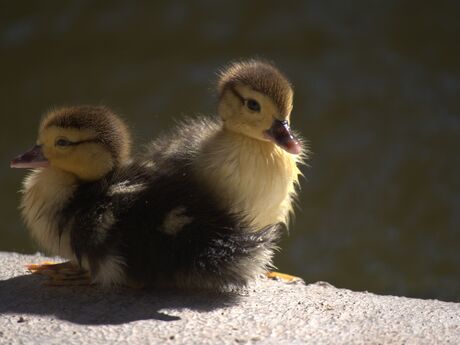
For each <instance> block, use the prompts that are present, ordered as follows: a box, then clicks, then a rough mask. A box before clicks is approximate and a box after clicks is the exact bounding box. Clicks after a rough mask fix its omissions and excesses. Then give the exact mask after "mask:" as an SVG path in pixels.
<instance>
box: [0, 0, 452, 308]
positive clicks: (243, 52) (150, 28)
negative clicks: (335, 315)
mask: <svg viewBox="0 0 460 345" xmlns="http://www.w3.org/2000/svg"><path fill="white" fill-rule="evenodd" d="M0 4H1V10H0V18H1V19H0V91H1V92H0V109H1V111H0V119H1V125H0V158H1V161H2V162H3V163H2V165H1V166H0V179H1V180H0V181H1V182H0V183H1V194H0V210H1V211H0V212H1V213H0V219H1V222H2V225H1V230H0V250H8V251H19V252H34V251H35V250H36V248H35V247H34V246H33V244H32V243H31V242H30V240H29V238H28V235H27V233H26V230H25V228H24V225H23V224H22V223H21V220H20V216H19V212H18V211H17V205H18V202H19V195H18V193H17V190H18V189H19V186H20V183H21V180H22V178H23V177H24V172H23V171H18V170H15V171H13V170H10V169H9V168H8V164H9V160H10V159H11V158H12V157H13V156H15V155H16V154H18V153H20V152H21V151H23V150H24V149H26V148H28V147H29V146H31V145H32V144H33V143H34V141H35V136H36V130H37V125H38V122H39V119H40V116H41V114H42V113H43V112H44V111H45V110H47V109H48V108H50V107H51V106H53V105H64V104H80V103H103V104H107V105H110V106H112V107H113V108H115V109H116V110H117V111H118V112H120V113H121V114H122V115H123V116H124V117H125V119H126V120H127V121H128V122H129V123H130V125H131V126H132V128H133V130H134V131H135V133H136V139H137V143H139V144H140V143H144V142H146V141H147V140H149V139H151V138H153V137H155V136H156V135H157V134H158V133H160V132H161V131H162V130H164V129H165V128H168V127H170V126H172V125H173V119H175V118H181V117H182V116H185V115H187V114H194V113H198V112H200V113H206V114H212V113H213V112H214V109H215V95H214V91H213V86H212V82H213V81H214V79H215V76H214V73H215V71H216V70H217V69H218V68H219V67H221V66H222V65H224V64H225V63H227V62H228V61H230V60H233V59H236V58H240V57H251V56H262V57H265V58H269V59H271V60H273V61H275V62H276V63H277V65H278V66H279V67H280V68H281V69H282V70H283V71H285V73H286V74H287V75H288V76H289V77H290V79H291V80H292V82H293V84H294V85H295V90H296V99H295V106H294V112H293V124H294V127H295V128H296V129H298V130H300V131H301V132H302V133H303V135H304V136H305V137H306V138H308V139H309V141H310V144H311V148H312V151H313V155H312V158H311V160H310V166H311V167H309V168H305V169H303V170H304V173H305V176H306V178H305V180H303V181H302V193H301V197H300V207H299V210H298V212H297V217H296V221H295V224H294V226H293V227H292V228H291V229H292V230H291V233H290V235H289V236H286V237H285V239H284V242H283V244H282V248H283V250H282V252H281V253H280V254H279V255H278V256H277V259H276V263H277V265H278V267H279V268H280V270H282V271H286V272H289V273H292V274H296V275H300V276H302V277H303V278H304V279H305V280H306V281H307V282H313V281H316V280H327V281H329V282H331V283H332V284H334V285H336V286H339V287H347V288H351V289H357V290H370V291H373V292H379V293H391V294H397V295H407V296H415V297H423V298H440V299H444V300H452V301H460V251H459V250H460V209H459V207H460V182H459V180H460V155H459V150H460V93H459V91H460V20H459V14H460V2H459V1H450V2H449V1H436V2H432V1H413V0H403V1H401V0H395V1H368V0H362V1H348V2H347V1H339V0H337V1H316V2H313V1H311V2H310V1H304V2H302V1H297V2H295V3H294V2H288V1H286V2H284V1H276V2H268V1H263V2H258V3H257V2H249V1H242V0H232V1H222V2H220V1H210V0H209V1H194V2H187V1H164V2H158V1H149V2H147V1H145V2H143V3H140V2H130V1H110V2H107V3H106V4H104V3H101V2H91V1H73V2H72V1H1V2H0Z"/></svg>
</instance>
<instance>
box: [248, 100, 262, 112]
mask: <svg viewBox="0 0 460 345" xmlns="http://www.w3.org/2000/svg"><path fill="white" fill-rule="evenodd" d="M246 106H247V107H248V109H249V110H252V111H257V112H259V111H260V104H259V102H257V101H256V100H253V99H248V100H246Z"/></svg>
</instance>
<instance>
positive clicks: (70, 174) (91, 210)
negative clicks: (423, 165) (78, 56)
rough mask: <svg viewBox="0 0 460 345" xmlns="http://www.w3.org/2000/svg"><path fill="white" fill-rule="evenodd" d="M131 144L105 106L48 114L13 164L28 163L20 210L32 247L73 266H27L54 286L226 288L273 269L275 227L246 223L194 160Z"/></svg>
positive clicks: (119, 122)
mask: <svg viewBox="0 0 460 345" xmlns="http://www.w3.org/2000/svg"><path fill="white" fill-rule="evenodd" d="M130 143H131V140H130V134H129V131H128V129H127V126H126V125H125V124H124V123H123V122H122V121H121V120H120V118H119V117H117V116H116V115H115V114H114V113H113V112H112V111H111V110H110V109H108V108H106V107H97V106H80V107H72V108H62V109H58V110H55V111H52V112H50V113H49V114H48V115H47V116H45V118H44V119H43V121H42V123H41V125H40V129H39V135H38V141H37V145H36V146H35V147H34V148H33V149H32V150H30V151H28V152H26V153H25V154H23V155H21V156H19V157H17V158H16V159H14V160H13V161H12V162H11V166H12V167H15V168H33V169H35V170H34V171H33V172H32V173H31V174H30V175H29V176H28V177H27V178H26V180H25V182H24V190H23V198H22V203H21V210H22V214H23V217H24V219H25V221H26V224H27V227H28V228H29V230H30V232H31V234H32V237H33V238H34V239H35V240H36V241H37V243H38V245H39V246H40V247H41V248H42V249H43V250H45V251H46V252H47V253H48V254H50V255H59V256H62V257H64V258H66V259H68V260H70V264H69V263H65V264H60V265H55V266H53V265H37V266H32V267H31V269H32V270H35V271H38V272H47V271H50V270H51V271H53V270H54V271H55V272H54V273H53V274H52V275H51V276H52V278H53V282H54V283H57V284H82V283H83V284H87V283H96V284H99V285H101V286H104V287H111V286H116V285H125V284H134V285H145V284H148V285H150V284H153V285H156V286H179V287H194V288H196V287H198V288H212V289H219V290H227V289H233V288H235V287H236V288H237V287H241V286H244V285H245V284H246V283H247V282H248V281H249V280H251V279H254V278H255V277H256V276H257V275H259V274H261V273H263V272H265V271H266V269H267V268H268V267H270V265H271V258H272V255H273V251H274V250H275V249H276V242H277V240H278V237H279V230H278V226H277V225H272V226H268V227H265V228H263V229H251V228H250V226H249V225H248V224H247V223H246V222H245V221H244V216H242V215H239V214H237V213H234V212H233V211H232V210H229V209H228V208H224V207H221V206H219V205H218V204H219V203H218V202H217V200H216V198H215V197H214V193H213V192H211V191H210V190H208V189H207V188H204V187H203V185H202V184H201V183H199V182H198V181H197V180H196V178H195V176H194V174H193V172H192V170H191V169H192V167H190V166H182V167H177V166H175V165H174V164H171V162H169V161H152V160H146V159H145V157H144V158H142V159H131V158H130ZM256 230H258V231H256ZM85 272H86V273H85Z"/></svg>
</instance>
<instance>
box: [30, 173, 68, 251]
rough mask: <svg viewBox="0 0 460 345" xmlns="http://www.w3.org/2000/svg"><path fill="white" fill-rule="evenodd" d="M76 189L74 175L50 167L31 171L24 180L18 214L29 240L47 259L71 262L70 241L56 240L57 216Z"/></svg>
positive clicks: (66, 239) (57, 230)
mask: <svg viewBox="0 0 460 345" xmlns="http://www.w3.org/2000/svg"><path fill="white" fill-rule="evenodd" d="M76 188H77V179H76V177H75V176H74V175H72V174H69V173H66V172H64V171H62V170H60V169H55V168H53V167H49V168H45V169H38V170H34V171H33V172H32V173H30V175H29V176H28V177H27V178H26V179H25V180H24V185H23V190H22V192H23V196H22V200H21V212H22V216H23V217H24V220H25V222H26V225H27V228H28V229H29V231H30V233H31V235H32V237H33V238H34V240H35V241H37V243H38V245H39V246H40V248H41V249H43V250H44V251H46V252H47V253H48V254H50V255H61V256H64V257H66V258H68V259H71V257H69V256H71V250H70V237H69V235H68V233H65V232H63V235H62V237H61V238H59V229H58V223H59V212H60V211H61V210H62V209H63V207H64V206H65V204H66V202H67V201H68V200H69V199H70V198H71V197H72V195H73V193H74V191H75V189H76Z"/></svg>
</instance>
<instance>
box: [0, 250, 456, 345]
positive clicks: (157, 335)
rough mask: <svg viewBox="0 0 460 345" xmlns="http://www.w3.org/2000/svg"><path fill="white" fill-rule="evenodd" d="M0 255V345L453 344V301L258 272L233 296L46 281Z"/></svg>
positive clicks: (16, 257) (20, 260)
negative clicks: (358, 289)
mask: <svg viewBox="0 0 460 345" xmlns="http://www.w3.org/2000/svg"><path fill="white" fill-rule="evenodd" d="M44 260H49V259H47V258H45V257H43V256H40V255H34V256H27V255H20V254H15V253H0V263H1V265H0V344H79V345H80V344H85V345H86V344H124V343H125V344H136V345H137V344H246V343H259V344H460V303H448V302H440V301H435V300H419V299H410V298H404V297H393V296H378V295H374V294H372V293H367V292H353V291H350V290H345V289H337V288H335V287H333V286H331V285H329V284H327V283H321V282H319V283H315V284H309V285H304V284H303V283H295V284H288V283H285V282H279V281H273V280H268V279H266V278H261V279H260V280H258V281H257V282H255V283H253V284H252V285H251V286H250V287H249V288H248V289H247V290H246V291H244V292H241V293H238V294H227V295H222V294H214V293H203V292H201V293H199V292H184V291H182V292H181V291H158V290H150V291H145V290H143V291H141V290H130V289H121V290H118V291H111V292H109V291H103V290H101V289H98V288H95V287H47V286H44V285H43V284H42V282H43V277H40V276H34V275H30V274H28V273H27V272H26V270H25V269H24V264H26V263H37V262H41V261H44Z"/></svg>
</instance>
